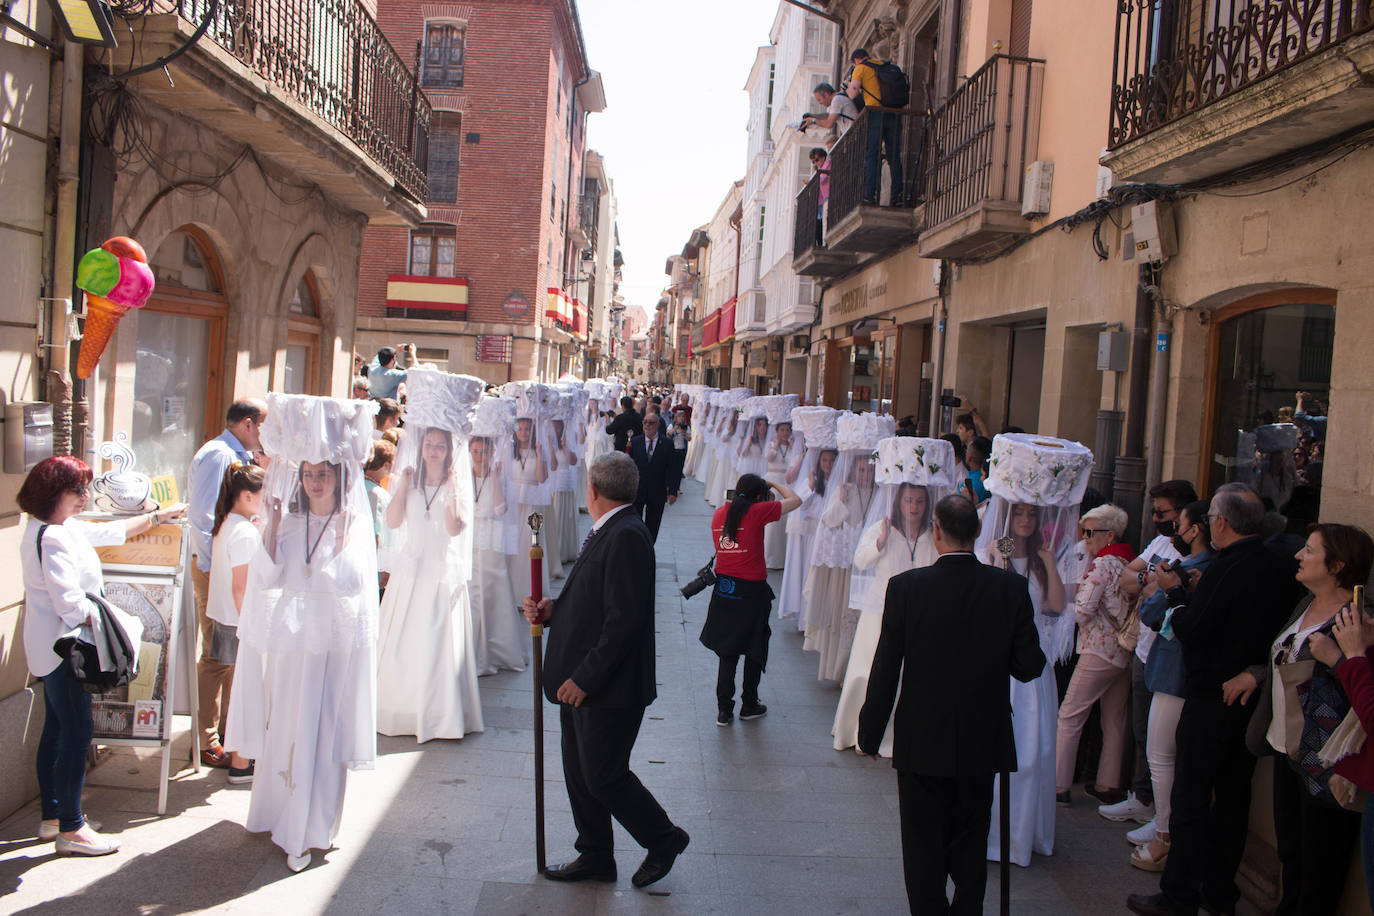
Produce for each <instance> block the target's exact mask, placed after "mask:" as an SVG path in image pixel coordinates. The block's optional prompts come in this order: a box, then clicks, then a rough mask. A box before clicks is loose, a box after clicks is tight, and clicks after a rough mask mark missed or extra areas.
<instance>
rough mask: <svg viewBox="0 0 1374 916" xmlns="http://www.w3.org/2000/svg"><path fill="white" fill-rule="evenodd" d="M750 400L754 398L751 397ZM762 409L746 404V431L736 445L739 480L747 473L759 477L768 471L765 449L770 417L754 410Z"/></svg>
mask: <svg viewBox="0 0 1374 916" xmlns="http://www.w3.org/2000/svg"><path fill="white" fill-rule="evenodd" d="M750 400H751V401H752V400H754V399H753V398H750ZM755 409H757V410H760V411H761V410H762V408H754V407H752V405H749V404H746V405H745V411H744V414H745V417H744V422H745V432H744V435H742V436H740V440H739V444H738V445H737V446H736V447H735V479H736V480H738V479H739V478H740V477H743V476H744V475H745V474H756V475H758V476H759V477H762V476H764V475H765V474H767V473H768V458H767V457H766V456H765V454H764V449H765V448H766V447H767V445H768V418H767V417H765V416H762V415H761V414H754V413H753V411H754V410H755Z"/></svg>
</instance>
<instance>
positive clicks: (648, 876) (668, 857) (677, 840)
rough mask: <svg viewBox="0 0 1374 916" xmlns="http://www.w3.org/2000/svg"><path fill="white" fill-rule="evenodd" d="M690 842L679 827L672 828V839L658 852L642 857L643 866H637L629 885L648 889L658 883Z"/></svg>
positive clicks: (685, 833) (684, 831) (689, 838)
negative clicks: (637, 869)
mask: <svg viewBox="0 0 1374 916" xmlns="http://www.w3.org/2000/svg"><path fill="white" fill-rule="evenodd" d="M690 842H692V838H691V837H690V836H688V835H687V831H686V830H683V829H682V828H681V827H674V828H673V837H672V839H671V840H669V842H668V843H667V844H666V845H665V846H664V847H663V848H662V849H659V850H656V851H654V852H651V853H649V854H648V855H647V856H645V857H644V864H642V865H640V866H639V871H637V872H635V873H634V877H633V878H631V879H630V883H631V884H633V885H634V886H635V887H648V886H649V885H650V884H653V883H654V882H655V881H660V880H662V879H663V878H664V877H666V876H667V874H668V872H670V871H672V870H673V862H674V860H676V859H677V857H678V856H679V855H681V854H682V850H684V849H686V848H687V844H688V843H690Z"/></svg>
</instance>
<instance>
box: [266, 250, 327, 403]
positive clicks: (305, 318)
mask: <svg viewBox="0 0 1374 916" xmlns="http://www.w3.org/2000/svg"><path fill="white" fill-rule="evenodd" d="M320 329H321V323H320V288H319V282H318V281H317V280H316V279H315V274H314V273H313V272H312V271H309V270H307V271H306V272H305V273H304V274H302V275H301V278H300V280H299V281H297V283H296V285H295V286H294V287H292V289H291V292H290V294H289V298H288V299H287V302H286V355H285V359H284V361H283V363H282V378H281V380H280V382H279V384H277V385H274V386H273V387H274V388H275V389H276V390H277V391H281V392H284V393H286V394H319V393H320V390H319V388H320Z"/></svg>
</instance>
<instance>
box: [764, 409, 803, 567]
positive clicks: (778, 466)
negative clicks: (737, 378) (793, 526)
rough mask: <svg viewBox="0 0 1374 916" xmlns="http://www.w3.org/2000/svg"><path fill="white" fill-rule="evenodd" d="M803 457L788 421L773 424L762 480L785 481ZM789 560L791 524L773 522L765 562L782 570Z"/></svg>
mask: <svg viewBox="0 0 1374 916" xmlns="http://www.w3.org/2000/svg"><path fill="white" fill-rule="evenodd" d="M801 453H802V450H801V448H800V447H798V445H797V440H796V437H794V436H793V435H792V422H791V421H790V420H787V421H783V422H780V423H775V424H773V428H772V430H771V431H770V433H769V437H768V448H767V449H766V450H765V455H764V457H765V458H766V460H767V473H765V474H763V475H761V476H763V477H765V478H767V479H768V480H782V479H783V478H784V477H786V476H787V471H788V469H790V468H791V467H792V465H794V464H796V461H797V457H798V456H799V455H801ZM786 559H787V522H786V521H777V522H769V523H768V524H767V525H766V526H764V529H763V561H764V563H765V564H766V565H767V566H768V568H769V569H781V568H782V564H783V562H784V561H785V560H786Z"/></svg>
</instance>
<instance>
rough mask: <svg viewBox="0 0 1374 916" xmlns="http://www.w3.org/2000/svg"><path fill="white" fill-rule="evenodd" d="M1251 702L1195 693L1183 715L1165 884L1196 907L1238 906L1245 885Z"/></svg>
mask: <svg viewBox="0 0 1374 916" xmlns="http://www.w3.org/2000/svg"><path fill="white" fill-rule="evenodd" d="M1252 711H1253V710H1252V707H1251V705H1249V704H1246V705H1244V706H1242V705H1241V704H1240V703H1236V704H1235V705H1234V706H1227V705H1226V704H1224V703H1222V701H1221V691H1217V692H1216V696H1215V698H1214V697H1212V696H1211V695H1207V696H1203V697H1200V696H1190V697H1188V698H1187V700H1186V702H1185V703H1184V704H1183V713H1182V715H1180V716H1179V720H1178V732H1177V736H1178V756H1177V757H1176V758H1175V760H1174V790H1173V793H1172V794H1171V795H1170V803H1171V804H1172V806H1173V811H1172V813H1171V814H1170V815H1169V833H1170V847H1169V859H1168V861H1167V862H1166V863H1165V866H1164V875H1163V877H1162V878H1161V879H1160V882H1159V888H1160V890H1161V891H1163V892H1164V893H1165V895H1166V896H1168V897H1169V899H1170V901H1171V902H1172V903H1173V905H1174V906H1175V907H1176V908H1178V909H1180V910H1182V911H1183V912H1185V913H1196V912H1197V908H1198V904H1199V903H1200V902H1201V901H1202V900H1204V899H1205V900H1206V901H1207V903H1208V904H1210V905H1211V906H1214V907H1216V908H1218V909H1221V910H1224V911H1227V912H1234V911H1235V908H1236V901H1237V900H1238V899H1239V898H1240V890H1239V889H1238V888H1237V887H1236V868H1237V867H1239V865H1240V860H1241V856H1242V855H1243V854H1244V852H1245V835H1246V831H1247V829H1248V827H1249V824H1250V780H1251V778H1252V777H1253V776H1254V773H1255V758H1254V757H1253V756H1251V754H1250V752H1249V751H1248V750H1246V748H1245V727H1246V725H1247V724H1248V723H1249V720H1250V713H1251V712H1252Z"/></svg>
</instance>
